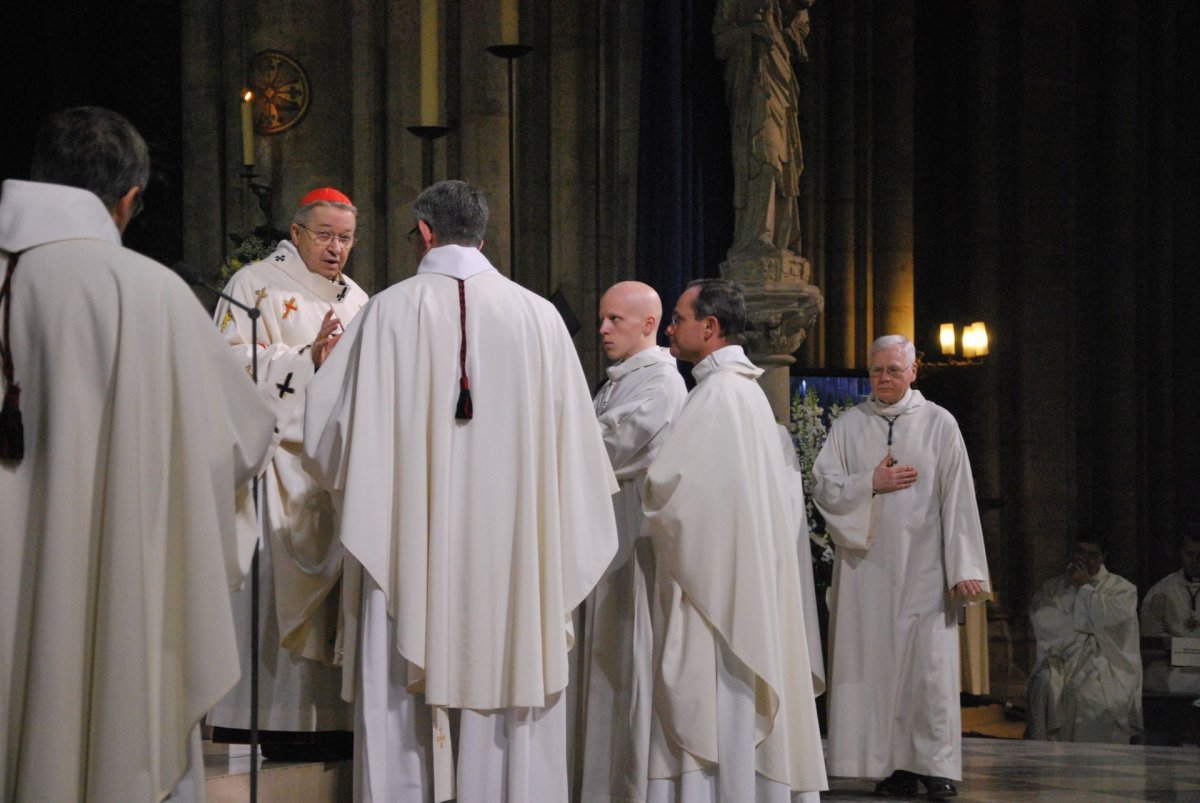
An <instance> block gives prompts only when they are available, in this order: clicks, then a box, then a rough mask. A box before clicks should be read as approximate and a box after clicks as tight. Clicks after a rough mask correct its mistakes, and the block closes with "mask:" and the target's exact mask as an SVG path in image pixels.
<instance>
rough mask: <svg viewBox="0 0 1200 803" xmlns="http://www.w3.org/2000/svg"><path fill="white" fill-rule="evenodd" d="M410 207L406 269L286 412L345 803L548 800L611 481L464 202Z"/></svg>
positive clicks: (604, 535)
mask: <svg viewBox="0 0 1200 803" xmlns="http://www.w3.org/2000/svg"><path fill="white" fill-rule="evenodd" d="M413 216H414V218H415V220H416V228H415V229H414V231H413V233H412V236H413V237H414V238H419V246H418V248H419V251H420V253H421V255H422V258H421V262H420V265H419V266H418V269H417V275H416V276H413V277H412V278H409V279H406V280H405V281H403V282H400V283H399V284H397V285H395V286H393V287H391V288H389V289H387V290H385V291H383V292H381V293H379V294H378V295H377V296H375V297H374V298H373V299H372V300H371V301H369V302H368V303H367V305H366V306H365V307H363V310H362V312H360V313H359V315H358V317H357V318H355V319H354V321H353V322H352V323H351V324H350V325H349V327H348V328H347V329H346V332H345V334H344V335H343V336H342V340H341V342H340V343H339V344H338V347H337V348H336V349H334V350H333V352H332V353H331V354H330V356H329V358H328V359H327V360H326V362H325V364H324V365H323V366H322V368H321V371H320V372H319V373H318V374H317V376H316V377H315V378H314V379H313V380H312V382H311V383H310V384H309V387H308V398H307V402H306V408H307V409H306V411H305V438H304V444H305V447H304V448H305V453H306V454H307V455H308V456H309V457H310V458H311V461H312V462H311V465H312V466H313V469H314V471H315V472H317V473H318V474H319V476H321V477H322V478H323V480H324V482H325V483H326V484H327V486H328V487H330V488H332V489H334V490H335V491H336V492H338V493H340V494H342V495H343V499H342V505H341V517H342V518H341V525H340V532H341V539H342V543H343V545H344V546H345V549H346V553H347V555H346V560H347V575H346V579H345V584H346V587H347V591H348V592H358V593H357V596H358V598H359V599H360V601H359V602H358V603H357V605H352V604H350V603H346V604H345V608H346V610H347V611H348V612H349V611H355V610H356V611H358V612H359V614H360V621H359V623H358V627H357V628H356V629H355V630H353V631H352V630H350V629H349V628H348V629H347V633H346V635H347V637H348V641H347V646H346V653H345V655H346V666H347V671H346V672H345V673H344V680H345V681H346V682H347V684H348V688H347V689H346V692H347V693H348V694H349V695H351V696H353V697H354V702H355V795H356V799H362V800H378V801H408V800H414V801H427V800H430V799H433V800H436V801H442V800H447V799H450V798H454V797H457V798H458V799H459V800H460V801H464V802H465V801H499V800H511V801H518V800H520V801H548V802H549V801H562V800H566V799H567V796H568V781H567V766H566V745H567V739H568V735H567V732H566V711H565V708H566V706H565V705H564V703H563V699H564V695H563V691H564V689H565V687H566V685H567V678H568V668H567V652H568V650H570V649H571V647H572V646H573V644H574V631H573V627H572V620H571V614H572V611H573V610H574V609H575V607H576V606H578V605H579V603H581V602H582V601H583V600H584V598H585V597H586V596H587V595H588V593H589V592H590V591H591V590H592V588H593V587H594V586H595V585H596V583H597V581H598V580H599V579H600V577H601V575H602V574H603V573H604V570H605V569H606V568H607V567H608V565H609V562H610V561H611V560H612V557H613V554H614V553H615V552H616V546H617V536H616V526H615V523H614V520H613V508H612V499H611V497H612V494H613V493H614V492H615V491H616V490H617V485H616V480H615V478H614V476H613V472H612V468H611V466H610V464H609V460H608V455H607V454H606V453H605V450H604V442H603V440H602V439H601V437H600V428H599V426H598V425H597V423H596V417H595V414H594V413H593V411H592V403H591V395H590V393H589V392H588V388H587V382H586V379H585V378H584V375H583V370H582V368H581V366H580V364H579V359H578V357H577V355H576V353H575V347H574V345H573V344H572V342H571V338H570V336H569V335H568V334H567V330H566V326H565V325H564V324H563V321H562V318H561V316H560V315H559V314H558V312H557V311H556V310H555V308H554V307H553V305H551V304H550V303H549V302H547V301H546V300H544V299H542V298H540V297H539V296H537V295H535V294H533V293H531V292H529V291H527V290H525V289H524V288H522V287H520V286H519V285H517V284H515V283H514V282H512V281H509V280H508V279H507V278H505V277H504V276H503V275H501V274H500V273H499V272H498V271H497V270H496V269H495V268H494V267H493V266H492V265H491V263H489V262H488V260H487V257H485V256H484V254H483V253H482V252H481V251H480V247H481V246H482V244H483V237H484V231H485V227H486V225H487V204H486V201H485V199H484V196H483V192H482V191H481V190H479V189H478V188H476V187H473V186H472V185H470V184H467V183H466V182H463V181H442V182H439V183H437V184H434V185H433V186H431V187H429V188H427V189H426V190H424V191H423V192H422V193H421V194H420V196H418V198H417V200H416V201H414V203H413ZM352 560H353V562H354V563H356V564H357V565H359V566H361V574H360V575H359V579H360V580H361V583H358V584H355V583H352V582H351V580H352V577H351V574H350V566H351V561H352ZM351 635H354V636H355V637H356V638H355V642H354V643H353V644H352V643H350V641H349V636H351Z"/></svg>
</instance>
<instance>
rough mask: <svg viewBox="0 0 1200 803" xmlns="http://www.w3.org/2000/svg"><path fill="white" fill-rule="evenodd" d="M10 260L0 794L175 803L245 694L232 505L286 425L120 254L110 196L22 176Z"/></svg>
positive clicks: (158, 282)
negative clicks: (21, 445)
mask: <svg viewBox="0 0 1200 803" xmlns="http://www.w3.org/2000/svg"><path fill="white" fill-rule="evenodd" d="M0 251H2V252H3V253H0V264H5V263H6V262H7V258H8V256H9V255H10V254H16V253H20V259H19V262H18V265H17V268H16V270H15V272H14V274H13V279H12V307H11V321H10V331H9V336H10V337H11V341H10V342H11V350H12V355H13V364H14V368H15V378H16V380H17V382H18V383H19V384H20V386H21V390H22V396H21V409H22V411H23V415H24V433H25V445H26V449H25V457H24V459H23V460H22V461H20V462H19V463H11V462H2V463H0V516H2V520H3V538H0V689H3V692H2V693H0V744H2V745H3V749H4V751H5V756H4V761H3V764H2V765H0V792H2V795H3V799H4V800H22V801H24V800H29V801H34V800H47V801H75V800H103V801H108V800H120V801H127V800H128V801H158V800H162V799H163V798H164V797H166V796H167V795H168V794H169V793H170V792H171V790H172V788H173V787H174V786H175V785H176V784H177V783H178V782H179V781H180V780H181V778H183V776H184V774H185V772H186V770H187V768H188V765H189V760H190V758H191V757H192V753H191V750H190V747H191V746H194V741H193V740H194V735H195V733H196V728H197V726H198V724H199V722H200V718H201V717H202V716H203V715H204V713H205V712H206V711H207V710H208V709H209V708H210V707H211V706H212V705H213V704H214V703H215V702H216V701H217V700H218V699H219V698H220V697H221V695H223V694H224V693H225V692H226V691H228V689H229V688H230V687H231V686H232V685H233V683H234V682H235V681H236V680H237V676H238V664H237V646H236V641H235V638H234V629H233V628H234V625H233V617H232V614H231V612H230V604H229V589H230V588H232V587H234V586H236V585H237V584H238V583H240V582H241V579H242V575H243V574H244V573H245V571H246V569H247V568H248V567H249V563H250V555H251V552H252V550H253V547H254V541H253V539H252V538H250V539H244V540H239V539H238V530H237V528H236V526H235V519H234V513H235V496H236V489H237V487H238V486H239V485H240V484H242V483H244V482H245V481H246V480H247V479H248V478H249V477H250V476H251V475H252V474H253V472H254V471H256V470H257V469H258V468H260V467H261V465H262V461H263V458H264V456H265V455H266V453H267V449H268V448H269V446H270V442H271V430H272V427H273V424H274V419H273V417H272V416H271V414H270V412H269V411H268V410H267V409H266V407H265V405H263V404H262V402H261V401H260V400H259V399H258V397H257V394H256V393H255V390H254V387H253V386H252V385H251V384H250V382H249V381H248V380H247V378H246V376H245V374H244V373H243V372H242V370H241V368H240V367H239V366H238V364H237V362H236V361H235V360H233V359H232V358H231V356H230V354H229V351H228V349H227V348H225V346H224V344H222V343H221V339H220V338H219V337H217V336H216V333H215V332H213V329H212V323H211V322H210V321H209V320H208V317H207V315H206V314H205V312H204V309H203V307H202V306H201V305H200V304H199V303H197V301H196V297H195V296H194V295H193V294H192V292H191V290H190V289H188V287H187V286H186V285H185V284H184V283H183V282H182V281H180V280H179V278H178V277H176V276H175V275H174V274H172V273H171V272H170V271H169V270H167V269H166V268H164V267H163V266H162V265H159V264H157V263H155V262H153V261H152V260H149V259H147V258H145V257H143V256H140V255H138V254H136V253H134V252H133V251H130V250H128V249H125V248H122V247H121V245H120V235H119V234H118V232H117V229H116V227H115V226H114V225H113V222H112V217H111V216H110V215H109V213H108V210H106V209H105V208H104V206H103V204H102V203H101V202H100V200H99V199H98V198H97V197H96V196H95V195H93V194H92V193H90V192H86V191H84V190H79V189H75V188H71V187H63V186H58V185H53V184H44V183H38V182H23V181H11V180H10V181H6V182H5V183H4V189H3V195H2V196H0ZM243 501H247V502H248V501H249V498H248V497H244V498H243ZM201 771H202V768H201ZM199 777H200V778H201V779H202V778H203V775H202V774H201V775H200V776H199ZM198 791H199V796H200V797H201V798H202V797H203V788H201V789H199V790H198Z"/></svg>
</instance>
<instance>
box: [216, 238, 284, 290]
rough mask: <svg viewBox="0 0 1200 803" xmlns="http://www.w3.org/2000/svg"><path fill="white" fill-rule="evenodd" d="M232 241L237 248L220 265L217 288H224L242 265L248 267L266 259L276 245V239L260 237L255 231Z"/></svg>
mask: <svg viewBox="0 0 1200 803" xmlns="http://www.w3.org/2000/svg"><path fill="white" fill-rule="evenodd" d="M272 234H274V232H273V233H272ZM233 240H234V242H236V243H237V247H236V248H234V249H233V253H232V254H230V255H229V256H228V257H226V259H225V261H224V262H222V263H221V273H220V275H219V277H218V279H219V285H218V286H219V287H224V286H225V283H226V282H228V281H229V279H230V277H231V276H233V274H235V273H237V272H238V271H239V270H240V269H241V268H242V267H243V266H244V265H249V264H250V263H251V262H258V261H259V260H260V259H266V258H267V257H268V256H270V255H271V252H272V251H274V250H275V246H276V244H277V243H278V240H277V239H272V238H271V237H269V236H267V237H264V236H260V233H259V232H258V231H257V230H255V233H253V234H247V235H246V236H244V237H242V238H241V239H240V240H238V238H237V237H233Z"/></svg>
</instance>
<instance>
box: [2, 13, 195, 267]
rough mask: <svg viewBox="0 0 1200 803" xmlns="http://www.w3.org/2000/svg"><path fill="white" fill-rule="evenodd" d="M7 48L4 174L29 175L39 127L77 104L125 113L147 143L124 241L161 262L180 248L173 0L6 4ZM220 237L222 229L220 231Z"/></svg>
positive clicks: (178, 119) (176, 21)
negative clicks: (137, 208) (145, 168)
mask: <svg viewBox="0 0 1200 803" xmlns="http://www.w3.org/2000/svg"><path fill="white" fill-rule="evenodd" d="M2 25H3V30H4V33H5V36H4V47H3V48H0V75H3V76H4V80H3V82H0V86H2V87H3V88H2V89H0V107H2V108H3V109H4V125H3V127H2V131H0V177H3V178H20V179H25V178H28V177H29V160H30V158H31V156H32V154H33V142H34V135H35V134H36V132H37V129H38V127H39V126H40V125H41V123H42V121H43V120H45V118H46V117H47V116H48V115H50V114H51V113H53V112H55V111H58V110H60V109H64V108H67V107H70V106H85V105H86V106H105V107H107V108H110V109H113V110H114V111H117V112H120V113H121V114H123V115H125V116H126V117H128V118H129V120H130V121H131V122H132V123H133V124H134V125H135V126H136V127H137V129H138V130H139V131H141V133H142V136H143V137H145V138H146V141H147V143H148V144H149V146H150V157H151V165H152V169H153V174H152V176H151V180H150V186H149V187H147V188H146V208H145V211H144V212H143V213H142V214H141V215H140V216H139V217H137V218H136V219H134V221H133V222H132V223H130V225H129V228H128V230H127V231H126V235H125V244H126V245H127V246H129V247H130V248H132V249H134V250H136V251H140V252H141V253H144V254H146V255H148V256H150V257H153V258H154V259H157V260H159V261H160V262H166V263H167V264H170V263H171V262H173V261H175V260H176V259H179V257H180V256H181V255H182V235H181V229H182V220H183V218H182V212H181V204H180V198H181V195H182V192H183V189H182V169H181V166H180V165H181V153H182V148H183V143H182V137H181V133H180V132H181V120H182V113H183V112H182V109H183V104H184V103H185V102H186V100H187V99H186V98H184V97H183V96H182V95H181V93H180V91H179V86H180V85H179V76H180V64H181V60H182V54H181V49H180V14H179V7H178V4H176V3H164V2H160V1H158V0H123V1H122V2H116V1H115V0H97V1H96V2H90V3H74V2H66V1H65V0H46V2H38V3H6V4H5V7H4V13H3V23H2ZM216 236H219V233H217V235H216Z"/></svg>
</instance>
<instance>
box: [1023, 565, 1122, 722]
mask: <svg viewBox="0 0 1200 803" xmlns="http://www.w3.org/2000/svg"><path fill="white" fill-rule="evenodd" d="M1029 618H1030V620H1031V621H1032V622H1033V631H1034V634H1035V636H1036V637H1037V651H1038V654H1037V662H1036V663H1035V664H1034V667H1033V673H1032V674H1031V675H1030V677H1029V719H1028V733H1027V734H1026V735H1027V737H1028V738H1030V739H1049V740H1051V741H1062V742H1110V743H1113V744H1129V740H1130V737H1132V736H1133V735H1134V734H1135V733H1138V732H1140V731H1141V729H1142V656H1141V650H1140V648H1139V640H1138V626H1137V587H1136V586H1134V585H1133V583H1131V582H1129V581H1128V580H1126V579H1124V578H1122V577H1118V576H1117V575H1115V574H1113V573H1111V572H1109V571H1108V570H1107V569H1105V568H1104V567H1103V566H1102V567H1100V572H1099V574H1097V575H1096V577H1095V578H1093V580H1092V582H1090V583H1085V584H1084V585H1082V586H1080V587H1079V588H1078V589H1076V588H1075V586H1074V585H1073V584H1072V583H1071V581H1070V578H1068V577H1067V576H1066V575H1059V576H1057V577H1051V578H1050V579H1049V580H1047V581H1046V582H1045V583H1044V584H1043V585H1042V587H1041V588H1040V589H1038V592H1037V593H1036V594H1034V596H1033V601H1032V603H1030V613H1029Z"/></svg>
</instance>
